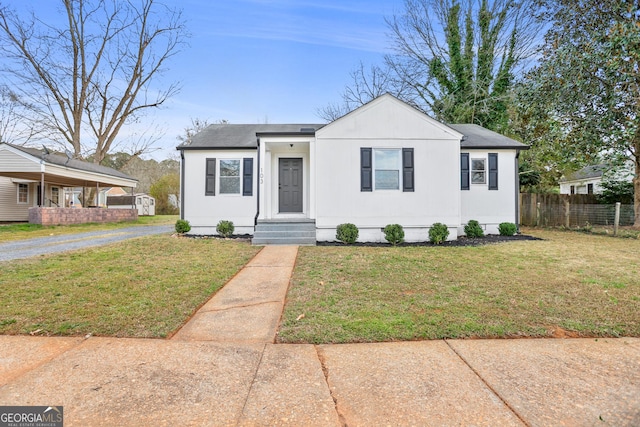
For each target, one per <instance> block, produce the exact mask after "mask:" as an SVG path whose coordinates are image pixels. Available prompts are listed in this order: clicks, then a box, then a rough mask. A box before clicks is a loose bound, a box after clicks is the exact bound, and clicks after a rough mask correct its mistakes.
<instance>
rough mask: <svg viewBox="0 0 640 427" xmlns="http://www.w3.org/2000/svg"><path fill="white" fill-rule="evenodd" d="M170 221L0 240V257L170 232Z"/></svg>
mask: <svg viewBox="0 0 640 427" xmlns="http://www.w3.org/2000/svg"><path fill="white" fill-rule="evenodd" d="M172 231H175V230H174V226H172V225H140V226H135V227H126V228H116V229H113V230H99V231H88V232H85V233H75V234H62V235H58V236H47V237H37V238H33V239H26V240H16V241H9V242H4V243H0V261H11V260H14V259H22V258H30V257H34V256H39V255H49V254H53V253H58V252H65V251H72V250H77V249H84V248H89V247H93V246H101V245H106V244H109V243H114V242H119V241H122V240H126V239H133V238H135V237H141V236H148V235H151V234H162V233H170V232H172Z"/></svg>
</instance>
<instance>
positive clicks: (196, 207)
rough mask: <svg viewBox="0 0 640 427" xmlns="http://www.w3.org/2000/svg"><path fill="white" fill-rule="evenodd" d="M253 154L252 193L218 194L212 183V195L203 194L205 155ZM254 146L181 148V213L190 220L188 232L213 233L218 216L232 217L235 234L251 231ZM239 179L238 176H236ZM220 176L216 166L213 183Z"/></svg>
mask: <svg viewBox="0 0 640 427" xmlns="http://www.w3.org/2000/svg"><path fill="white" fill-rule="evenodd" d="M248 157H250V158H253V159H254V160H253V196H242V194H240V195H227V194H222V195H221V194H220V193H219V191H218V188H217V185H216V195H215V196H205V181H206V159H207V158H215V159H218V160H219V159H239V160H241V164H242V159H244V158H248ZM256 157H257V151H256V150H211V151H206V150H185V151H184V162H185V175H186V176H185V177H184V195H183V197H184V212H183V217H184V219H186V220H187V221H189V223H190V224H191V231H190V233H189V234H202V235H210V234H216V225H217V224H218V222H219V221H220V220H228V221H233V224H234V226H235V233H236V234H253V223H254V217H255V215H256V211H257V204H256V203H257V202H256V200H257V198H256V191H257V183H256V181H257V180H256V163H257V161H256ZM240 178H241V179H242V177H240ZM219 180H220V169H219V168H216V184H218V183H219Z"/></svg>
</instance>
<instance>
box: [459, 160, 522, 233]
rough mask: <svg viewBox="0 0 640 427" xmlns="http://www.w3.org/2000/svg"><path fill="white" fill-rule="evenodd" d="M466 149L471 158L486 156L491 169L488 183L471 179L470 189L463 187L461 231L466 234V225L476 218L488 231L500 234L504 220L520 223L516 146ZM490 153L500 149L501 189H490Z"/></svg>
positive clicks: (499, 172)
mask: <svg viewBox="0 0 640 427" xmlns="http://www.w3.org/2000/svg"><path fill="white" fill-rule="evenodd" d="M462 152H463V153H469V158H470V160H472V159H483V158H484V159H486V162H485V164H486V168H487V172H486V180H485V181H486V182H485V183H484V184H473V183H470V184H469V185H470V189H469V190H462V191H460V193H461V212H462V224H461V227H460V229H459V233H460V234H464V225H465V224H466V223H467V222H469V220H472V219H475V220H476V221H478V222H479V223H480V225H482V227H483V229H484V230H485V233H486V234H498V225H499V224H500V223H501V222H513V223H516V181H515V179H516V178H515V163H514V162H515V150H462ZM489 153H498V190H489V171H488V168H489V160H488V158H489V156H488V154H489ZM458 188H459V187H458Z"/></svg>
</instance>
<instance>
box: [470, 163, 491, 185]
mask: <svg viewBox="0 0 640 427" xmlns="http://www.w3.org/2000/svg"><path fill="white" fill-rule="evenodd" d="M486 182H487V175H486V168H485V159H471V183H472V184H484V183H486Z"/></svg>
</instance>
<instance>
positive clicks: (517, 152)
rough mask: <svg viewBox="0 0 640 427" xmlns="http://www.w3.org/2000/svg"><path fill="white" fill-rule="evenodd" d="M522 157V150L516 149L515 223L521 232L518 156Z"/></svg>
mask: <svg viewBox="0 0 640 427" xmlns="http://www.w3.org/2000/svg"><path fill="white" fill-rule="evenodd" d="M519 157H520V150H516V157H515V161H514V164H515V168H516V173H515V176H516V186H515V187H516V218H515V224H516V230H517V232H518V233H519V232H520V165H519V163H518V158H519Z"/></svg>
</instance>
